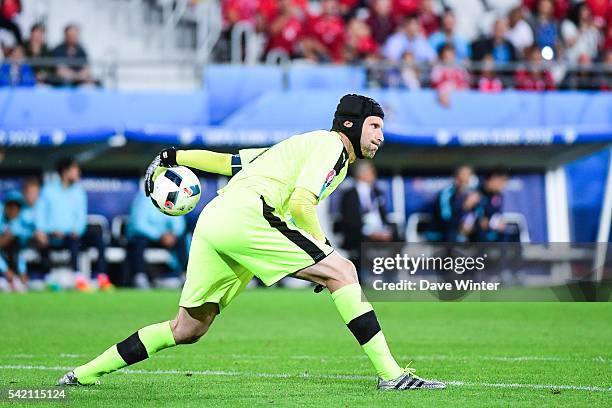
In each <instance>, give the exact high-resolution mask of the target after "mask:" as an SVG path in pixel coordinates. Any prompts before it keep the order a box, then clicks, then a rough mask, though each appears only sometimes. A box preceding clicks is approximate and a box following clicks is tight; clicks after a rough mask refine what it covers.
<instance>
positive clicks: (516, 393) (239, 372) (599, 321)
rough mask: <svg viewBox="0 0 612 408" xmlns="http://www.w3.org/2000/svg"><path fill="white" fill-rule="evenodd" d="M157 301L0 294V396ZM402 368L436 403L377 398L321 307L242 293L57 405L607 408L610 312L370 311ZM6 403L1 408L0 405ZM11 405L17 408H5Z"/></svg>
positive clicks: (611, 390)
mask: <svg viewBox="0 0 612 408" xmlns="http://www.w3.org/2000/svg"><path fill="white" fill-rule="evenodd" d="M178 296H179V294H178V293H177V292H169V291H154V292H135V291H118V292H115V293H110V294H107V293H98V294H80V293H58V294H52V293H35V294H27V295H17V294H7V295H0V324H1V326H0V327H1V334H0V388H2V389H6V388H25V387H32V388H41V387H49V386H51V385H53V384H54V383H55V381H56V380H57V378H58V377H59V376H60V375H61V374H63V372H64V371H67V370H66V369H67V368H72V367H74V366H76V365H79V364H81V363H83V362H85V361H87V360H89V359H90V358H92V357H94V356H95V355H97V354H98V353H100V352H102V351H103V350H104V349H105V348H106V347H108V346H109V345H111V344H113V343H115V342H117V341H120V340H122V339H124V338H125V337H127V336H128V335H130V334H131V333H133V332H134V331H135V330H136V329H138V328H140V327H142V326H145V325H148V324H150V323H153V322H158V321H162V320H167V319H169V318H171V317H173V315H174V312H175V310H176V303H177V301H178ZM374 307H375V309H376V311H377V313H378V317H379V320H380V322H381V326H382V328H383V330H384V332H385V335H386V337H387V340H388V342H389V344H390V347H391V350H392V351H393V353H394V354H395V356H396V358H397V359H398V361H399V362H400V364H407V363H408V362H410V361H411V360H412V366H413V367H415V368H417V370H418V371H417V374H420V375H422V376H424V377H427V378H435V379H439V380H444V381H449V382H450V385H449V386H448V388H447V389H446V390H441V391H433V390H432V391H428V390H425V391H411V392H410V391H405V392H380V391H377V390H376V387H375V379H374V375H373V371H372V369H371V367H370V364H369V362H368V360H366V358H365V357H364V355H363V353H362V351H361V349H360V347H359V346H358V344H357V342H356V341H355V339H354V338H352V336H351V334H350V333H349V331H348V330H347V329H346V327H344V325H343V324H342V322H341V320H340V317H339V315H338V314H337V312H336V310H335V308H334V306H333V304H332V302H331V299H330V297H329V295H328V294H326V293H322V294H318V295H315V294H313V293H312V291H311V290H285V289H255V290H247V291H245V293H243V294H242V295H241V296H240V297H239V298H238V299H237V300H236V301H235V302H234V303H233V304H232V305H230V307H229V308H228V309H226V310H225V311H223V313H222V314H221V316H219V318H218V319H217V320H216V321H215V323H214V324H213V326H212V328H211V330H210V331H209V333H208V334H207V335H206V336H205V337H204V338H203V339H202V340H201V341H200V342H199V343H196V344H194V345H189V346H181V347H175V348H173V349H170V350H165V351H162V352H160V353H158V354H157V355H155V356H154V357H153V358H151V359H149V360H147V361H144V362H141V363H139V364H137V365H135V366H133V367H130V370H124V371H123V372H118V373H114V374H111V375H108V376H106V377H104V378H103V379H102V383H101V384H100V385H98V386H93V387H79V388H70V389H69V401H68V404H67V405H68V406H79V407H81V406H92V407H94V406H95V407H98V406H134V407H143V406H157V407H161V406H164V407H165V406H176V407H186V406H194V407H195V406H197V407H202V406H228V407H242V406H244V407H251V406H300V407H305V406H317V407H337V406H341V407H345V406H346V407H357V406H367V407H384V406H408V405H409V404H410V406H419V407H421V406H434V407H440V406H452V407H459V406H460V407H466V406H486V407H491V406H504V407H505V406H532V407H543V406H555V407H556V406H571V407H578V406H589V407H598V406H601V407H604V406H606V407H610V406H612V346H611V345H612V304H611V303H553V302H551V303H467V302H465V303H426V302H422V303H421V302H411V303H399V302H394V303H391V302H389V303H376V304H374ZM3 403H4V402H2V401H0V405H2V404H3ZM11 406H16V404H14V403H11Z"/></svg>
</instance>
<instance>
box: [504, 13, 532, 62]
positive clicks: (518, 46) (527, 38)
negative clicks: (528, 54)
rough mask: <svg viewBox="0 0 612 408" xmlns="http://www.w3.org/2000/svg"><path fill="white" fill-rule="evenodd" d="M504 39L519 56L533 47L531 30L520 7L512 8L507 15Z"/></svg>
mask: <svg viewBox="0 0 612 408" xmlns="http://www.w3.org/2000/svg"><path fill="white" fill-rule="evenodd" d="M506 38H507V39H508V40H509V41H510V42H511V43H512V45H513V46H514V49H515V50H516V52H517V53H518V54H519V55H520V56H522V55H523V52H524V50H525V48H527V47H531V46H532V45H533V41H534V40H533V30H532V29H531V26H530V25H529V23H528V22H527V21H526V20H525V17H524V15H523V8H522V7H521V6H518V7H515V8H513V9H512V10H510V13H509V14H508V32H507V33H506Z"/></svg>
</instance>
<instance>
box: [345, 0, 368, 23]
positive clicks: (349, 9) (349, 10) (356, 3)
mask: <svg viewBox="0 0 612 408" xmlns="http://www.w3.org/2000/svg"><path fill="white" fill-rule="evenodd" d="M366 3H367V0H338V5H339V7H340V15H341V16H342V17H344V20H345V21H348V20H350V19H352V18H353V17H355V14H356V12H357V9H359V8H360V7H367V4H366Z"/></svg>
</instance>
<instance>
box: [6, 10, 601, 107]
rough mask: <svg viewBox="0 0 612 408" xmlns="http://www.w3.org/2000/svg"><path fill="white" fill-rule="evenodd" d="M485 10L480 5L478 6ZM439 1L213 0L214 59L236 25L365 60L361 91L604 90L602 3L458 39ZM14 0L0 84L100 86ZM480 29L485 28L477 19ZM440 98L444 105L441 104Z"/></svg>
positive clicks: (505, 22)
mask: <svg viewBox="0 0 612 408" xmlns="http://www.w3.org/2000/svg"><path fill="white" fill-rule="evenodd" d="M480 1H481V2H482V3H483V5H484V8H485V9H488V10H490V9H492V6H491V5H490V4H489V3H492V2H490V1H489V0H480ZM447 3H448V1H445V0H320V1H310V2H309V1H308V0H222V1H221V4H222V14H223V27H224V29H223V34H222V38H221V41H219V43H218V46H217V52H216V53H215V58H216V60H217V61H219V62H224V61H228V60H229V42H230V37H231V34H232V30H233V28H234V27H235V26H236V25H237V24H239V23H240V24H242V25H244V24H246V25H247V26H250V27H252V28H253V29H254V30H255V31H256V32H257V33H258V34H259V36H260V37H261V38H262V39H264V41H265V46H264V52H263V55H262V59H263V60H266V58H267V57H270V56H276V57H279V56H280V57H282V58H288V59H293V60H295V59H303V60H307V61H310V62H313V63H334V64H365V65H366V66H368V67H369V68H368V74H369V85H370V86H379V87H403V88H408V89H418V88H423V87H432V88H435V89H438V90H439V91H440V92H441V94H442V96H444V94H447V93H448V92H450V91H452V90H455V89H456V90H463V89H478V90H480V91H483V92H498V91H501V90H502V89H505V88H516V89H521V90H531V91H541V90H552V89H591V90H610V89H611V88H612V80H611V77H612V75H611V71H612V28H611V27H612V24H610V22H611V21H612V6H610V2H609V1H607V0H522V3H521V2H520V1H517V3H519V4H518V5H517V6H516V7H514V8H512V9H511V10H510V11H509V12H508V13H505V14H502V13H498V14H497V18H496V19H495V21H493V22H492V23H491V24H490V26H486V27H479V29H480V31H481V34H480V36H478V37H477V38H476V39H474V40H473V41H468V40H467V39H466V38H464V36H463V35H462V34H461V32H459V30H458V28H457V27H458V23H457V19H458V18H460V16H458V15H456V13H455V10H453V9H452V8H451V7H450V5H449V4H447ZM21 9H22V3H21V1H20V0H1V1H0V42H1V43H2V51H3V54H4V61H3V63H2V65H1V66H0V86H34V85H36V84H45V85H51V86H79V85H100V82H99V81H97V80H96V79H95V78H93V77H92V74H91V71H90V67H89V63H88V57H87V52H86V50H85V48H84V47H83V45H82V44H81V43H80V40H79V27H78V25H76V24H69V25H67V26H66V27H65V29H64V40H63V42H62V43H61V44H58V45H56V46H55V47H49V46H48V44H47V43H46V41H45V27H44V26H43V25H42V24H35V25H33V26H32V27H31V28H30V30H29V36H28V38H24V36H23V35H22V28H20V27H19V25H18V24H17V23H16V22H15V17H16V16H17V15H18V14H19V13H20V12H21ZM483 25H486V24H484V23H483ZM442 102H445V100H444V99H442Z"/></svg>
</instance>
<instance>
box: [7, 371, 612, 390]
mask: <svg viewBox="0 0 612 408" xmlns="http://www.w3.org/2000/svg"><path fill="white" fill-rule="evenodd" d="M70 369H71V368H70V367H58V366H55V367H48V366H41V365H0V370H47V371H64V370H70ZM119 372H120V373H123V374H144V375H201V376H223V377H225V376H232V377H235V376H243V377H245V376H246V377H257V378H304V379H308V378H313V379H334V380H359V381H361V380H374V376H365V375H342V374H308V373H303V374H279V373H252V372H244V371H181V370H132V369H129V368H128V369H124V370H121V371H119ZM440 381H444V380H440ZM444 382H446V383H447V384H448V385H452V386H456V387H490V388H532V389H560V390H576V391H595V392H612V387H608V388H605V387H596V386H587V385H553V384H519V383H512V384H505V383H473V382H465V381H444Z"/></svg>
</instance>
